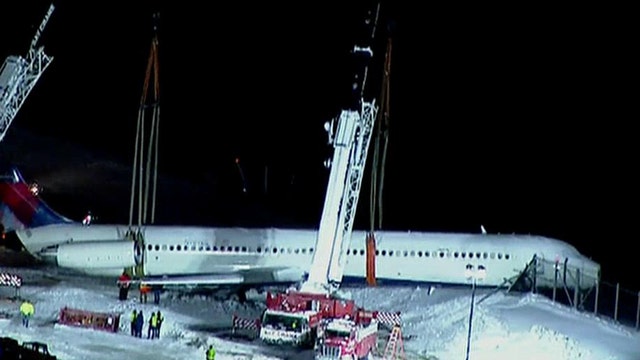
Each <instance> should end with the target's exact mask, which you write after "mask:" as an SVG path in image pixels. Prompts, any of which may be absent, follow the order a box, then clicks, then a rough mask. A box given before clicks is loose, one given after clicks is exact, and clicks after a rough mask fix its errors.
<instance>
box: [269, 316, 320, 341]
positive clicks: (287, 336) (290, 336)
mask: <svg viewBox="0 0 640 360" xmlns="http://www.w3.org/2000/svg"><path fill="white" fill-rule="evenodd" d="M317 322H318V312H317V311H313V310H308V311H304V312H287V311H280V310H273V309H268V310H266V311H265V312H264V314H263V315H262V322H261V326H260V339H262V340H263V341H265V342H266V343H269V344H275V345H293V346H298V347H312V346H313V344H314V343H315V340H316V329H315V324H317Z"/></svg>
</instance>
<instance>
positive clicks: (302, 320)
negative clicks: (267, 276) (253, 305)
mask: <svg viewBox="0 0 640 360" xmlns="http://www.w3.org/2000/svg"><path fill="white" fill-rule="evenodd" d="M359 311H362V309H357V308H356V305H355V303H354V302H353V300H346V299H338V298H335V297H333V296H331V295H329V294H313V293H302V292H299V291H295V290H290V291H288V292H286V293H271V292H269V293H267V310H266V311H265V312H264V314H263V316H262V322H261V327H260V338H261V339H262V340H263V341H265V342H266V343H269V344H277V345H293V346H297V347H303V348H313V347H314V346H315V345H316V341H317V339H318V334H319V329H320V328H322V326H323V325H322V324H324V323H325V322H327V321H330V320H331V319H338V318H350V317H353V316H354V315H355V314H357V313H358V312H359Z"/></svg>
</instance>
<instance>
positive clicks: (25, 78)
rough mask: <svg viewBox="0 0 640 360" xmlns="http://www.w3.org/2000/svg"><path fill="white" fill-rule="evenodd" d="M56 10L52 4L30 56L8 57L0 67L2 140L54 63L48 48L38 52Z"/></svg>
mask: <svg viewBox="0 0 640 360" xmlns="http://www.w3.org/2000/svg"><path fill="white" fill-rule="evenodd" d="M53 9H54V6H53V4H51V6H49V10H48V11H47V14H46V15H45V17H44V19H43V20H42V23H40V26H39V27H38V30H37V31H36V35H35V36H34V37H33V40H32V41H31V46H30V48H29V52H28V53H27V57H26V58H23V57H22V56H15V55H10V56H7V58H6V59H5V61H4V63H3V64H2V67H0V141H2V139H4V136H5V135H6V133H7V130H9V126H10V125H11V122H12V121H13V119H14V118H15V117H16V115H17V114H18V110H20V108H21V107H22V105H23V104H24V102H25V100H26V99H27V96H28V95H29V93H30V92H31V90H33V87H34V86H35V85H36V82H37V81H38V79H40V76H41V75H42V73H43V72H44V71H45V70H46V69H47V67H48V66H49V64H51V61H52V60H53V57H51V56H48V55H47V54H45V53H44V47H42V46H41V47H39V48H37V49H36V43H37V42H38V39H39V38H40V34H41V33H42V30H44V27H45V26H46V25H47V22H48V21H49V17H50V16H51V13H52V12H53Z"/></svg>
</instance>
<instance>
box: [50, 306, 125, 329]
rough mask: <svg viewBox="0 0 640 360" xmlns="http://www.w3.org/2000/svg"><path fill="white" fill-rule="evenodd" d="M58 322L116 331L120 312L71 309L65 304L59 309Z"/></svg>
mask: <svg viewBox="0 0 640 360" xmlns="http://www.w3.org/2000/svg"><path fill="white" fill-rule="evenodd" d="M58 323H59V324H63V325H68V326H75V327H83V328H89V329H96V330H102V331H109V332H118V328H119V326H120V314H116V313H101V312H94V311H86V310H80V309H72V308H69V307H66V306H65V307H64V308H62V309H60V318H59V319H58Z"/></svg>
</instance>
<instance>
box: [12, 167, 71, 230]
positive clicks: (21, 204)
mask: <svg viewBox="0 0 640 360" xmlns="http://www.w3.org/2000/svg"><path fill="white" fill-rule="evenodd" d="M0 221H1V223H2V226H3V227H4V231H5V232H9V231H12V230H18V229H27V228H34V227H38V226H43V225H49V224H60V223H71V222H74V221H73V220H71V219H68V218H66V217H64V216H62V215H60V214H58V213H57V212H55V211H54V210H53V209H51V208H50V207H49V206H48V205H47V204H46V203H45V202H44V201H43V200H42V199H41V198H39V197H38V196H37V195H36V194H34V193H33V192H32V191H31V189H30V186H29V185H28V184H27V183H26V182H25V181H24V179H23V178H22V175H21V174H20V172H19V171H18V169H17V168H16V167H11V169H10V170H9V171H8V172H5V173H2V174H0Z"/></svg>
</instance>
